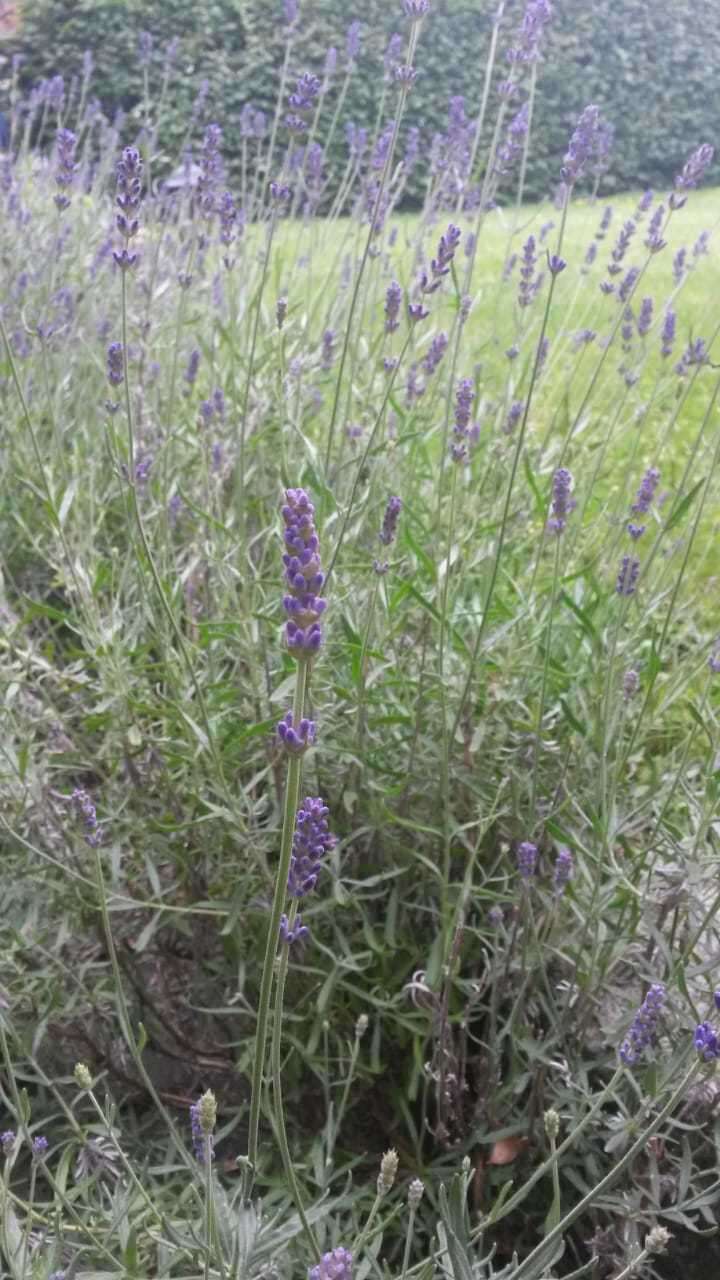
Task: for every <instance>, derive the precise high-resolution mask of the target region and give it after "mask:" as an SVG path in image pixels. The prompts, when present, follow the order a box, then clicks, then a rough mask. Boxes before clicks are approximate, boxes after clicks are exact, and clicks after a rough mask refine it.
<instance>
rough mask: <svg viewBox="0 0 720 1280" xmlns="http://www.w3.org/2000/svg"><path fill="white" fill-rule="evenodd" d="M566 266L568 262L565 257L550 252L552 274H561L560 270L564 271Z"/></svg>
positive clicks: (549, 261)
mask: <svg viewBox="0 0 720 1280" xmlns="http://www.w3.org/2000/svg"><path fill="white" fill-rule="evenodd" d="M566 266H567V262H566V261H565V259H564V258H559V257H558V256H557V254H556V253H552V254H550V253H549V254H548V267H549V268H550V274H551V275H553V276H559V275H560V272H561V271H564V270H565V268H566Z"/></svg>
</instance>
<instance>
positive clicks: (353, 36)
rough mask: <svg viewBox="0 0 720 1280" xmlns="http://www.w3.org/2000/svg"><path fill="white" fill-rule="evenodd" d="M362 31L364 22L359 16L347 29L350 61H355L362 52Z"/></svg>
mask: <svg viewBox="0 0 720 1280" xmlns="http://www.w3.org/2000/svg"><path fill="white" fill-rule="evenodd" d="M361 31H362V23H361V22H358V20H357V18H356V19H355V21H354V22H351V23H350V26H349V27H348V29H347V56H348V62H355V61H356V60H357V57H358V55H359V53H360V32H361Z"/></svg>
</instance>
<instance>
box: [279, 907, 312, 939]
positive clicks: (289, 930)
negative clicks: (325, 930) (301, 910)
mask: <svg viewBox="0 0 720 1280" xmlns="http://www.w3.org/2000/svg"><path fill="white" fill-rule="evenodd" d="M309 937H310V930H309V929H308V927H307V925H306V924H303V921H302V916H300V915H298V916H296V917H295V922H294V924H293V925H291V924H290V921H289V919H288V917H287V916H286V915H285V914H283V915H281V917H280V941H281V942H284V943H286V944H287V946H288V947H291V946H292V945H293V943H294V942H307V940H308V938H309Z"/></svg>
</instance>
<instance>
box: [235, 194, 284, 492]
mask: <svg viewBox="0 0 720 1280" xmlns="http://www.w3.org/2000/svg"><path fill="white" fill-rule="evenodd" d="M275 223H276V211H275V209H274V208H273V211H272V213H271V214H270V223H269V225H268V232H267V240H266V243H265V253H264V255H263V264H262V273H261V275H260V284H259V286H258V293H257V300H256V302H255V316H254V319H253V327H252V336H251V338H250V355H249V357H248V367H247V377H246V378H245V388H244V391H243V400H242V411H241V414H240V447H239V451H238V466H237V474H236V482H235V490H236V500H237V505H238V508H239V514H241V515H244V509H245V440H246V437H247V413H248V405H249V403H250V387H251V386H252V376H253V373H254V370H255V350H256V348H257V340H258V332H259V329H260V312H261V309H262V300H263V294H264V292H265V282H266V280H267V274H268V266H269V264H270V251H271V249H272V242H273V235H274V234H275Z"/></svg>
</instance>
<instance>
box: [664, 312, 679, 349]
mask: <svg viewBox="0 0 720 1280" xmlns="http://www.w3.org/2000/svg"><path fill="white" fill-rule="evenodd" d="M676 321H677V316H676V315H675V312H674V311H673V310H671V309H670V308H668V310H667V311H666V312H665V319H664V320H663V327H662V330H661V333H660V338H661V341H662V346H661V347H660V355H661V356H663V357H664V358H665V359H667V357H668V356H671V355H672V350H673V347H674V345H675V324H676Z"/></svg>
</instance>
